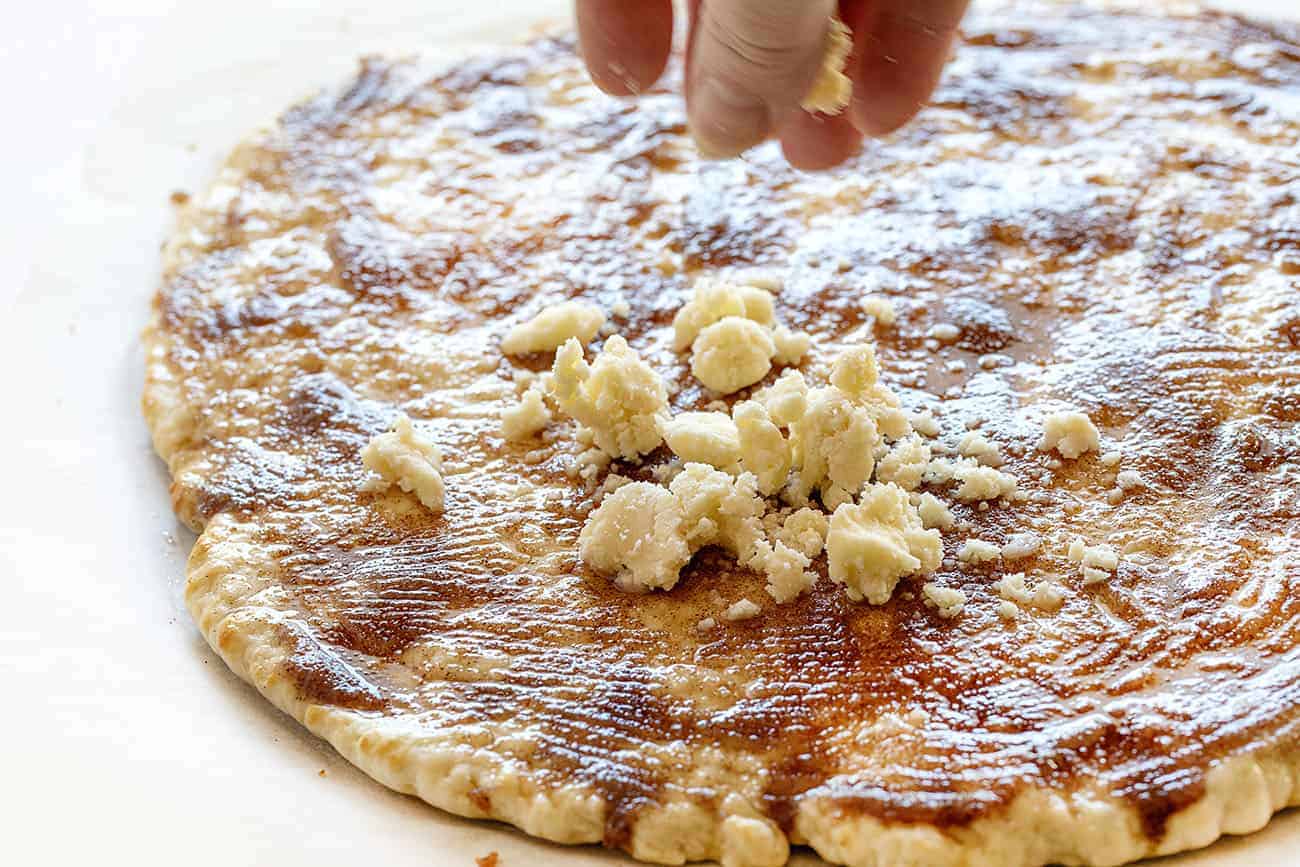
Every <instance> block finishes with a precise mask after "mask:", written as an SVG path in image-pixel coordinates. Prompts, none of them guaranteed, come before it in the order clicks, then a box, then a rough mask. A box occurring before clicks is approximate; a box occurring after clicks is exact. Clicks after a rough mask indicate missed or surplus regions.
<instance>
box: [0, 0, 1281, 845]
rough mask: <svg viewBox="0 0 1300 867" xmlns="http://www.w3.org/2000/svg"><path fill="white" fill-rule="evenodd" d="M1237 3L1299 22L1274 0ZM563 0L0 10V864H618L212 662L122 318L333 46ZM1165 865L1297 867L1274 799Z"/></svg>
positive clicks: (465, 35)
mask: <svg viewBox="0 0 1300 867" xmlns="http://www.w3.org/2000/svg"><path fill="white" fill-rule="evenodd" d="M1239 5H1241V4H1239ZM1244 5H1248V6H1249V7H1251V8H1253V9H1255V10H1264V11H1266V10H1270V9H1271V10H1273V11H1275V12H1277V13H1282V12H1283V11H1284V10H1287V9H1290V10H1291V11H1292V14H1296V13H1300V3H1297V0H1252V2H1249V3H1248V4H1244ZM108 7H111V8H108ZM567 12H568V7H567V3H565V2H563V0H532V2H500V0H497V2H493V0H479V2H472V0H471V2H463V0H462V2H440V0H426V2H423V3H416V2H409V0H372V2H370V3H361V2H354V3H348V2H336V0H320V2H310V3H309V2H303V0H295V2H293V3H290V4H286V3H283V2H275V0H223V2H218V3H208V4H197V3H164V2H145V0H124V2H116V3H97V4H85V5H82V4H73V3H67V2H47V3H41V2H40V0H36V2H32V3H24V4H22V7H21V11H19V7H17V5H16V4H15V7H14V8H11V9H9V10H8V11H6V13H5V23H4V32H3V35H0V117H3V125H2V127H0V130H2V131H0V180H2V181H3V182H2V183H0V265H3V271H0V274H2V275H3V276H2V277H0V301H2V302H3V305H4V306H3V308H0V310H2V311H3V312H2V313H0V401H2V402H0V406H3V407H4V409H3V410H0V419H2V421H0V757H2V760H3V764H0V828H2V829H3V832H2V833H0V853H3V854H0V860H2V861H4V862H5V863H8V864H14V865H27V864H74V863H98V864H118V863H143V864H154V863H163V862H164V861H167V862H171V861H180V862H181V863H184V864H186V865H194V867H200V865H218V864H219V865H223V867H228V865H242V864H269V863H273V862H274V863H275V864H277V865H296V864H300V863H301V864H307V863H310V864H312V865H314V867H326V865H341V867H342V865H348V867H353V865H356V864H357V863H358V862H360V863H365V864H376V865H385V867H398V865H408V864H410V865H421V867H429V865H443V864H446V865H465V867H470V865H472V864H473V859H474V857H475V856H479V855H484V854H486V853H487V852H489V851H491V850H497V851H499V852H500V854H501V856H502V862H503V867H531V865H538V864H551V863H553V864H561V863H562V864H577V865H587V864H614V863H625V860H624V859H622V858H621V857H620V856H617V855H613V854H608V853H603V852H599V851H596V850H592V849H585V850H573V849H563V848H561V847H555V846H548V845H545V844H538V843H535V842H533V841H530V840H527V839H526V838H524V837H523V836H522V835H520V834H518V833H515V832H513V831H510V830H508V829H505V828H503V827H502V826H498V825H489V824H484V823H474V822H467V821H464V820H459V819H456V818H453V817H450V816H447V815H445V814H442V813H440V812H438V811H437V810H434V809H432V808H428V807H425V806H424V805H422V804H420V803H419V802H416V801H414V800H412V799H409V798H405V797H402V796H399V795H395V794H393V793H390V792H388V791H387V790H386V789H384V788H382V787H381V786H379V785H378V784H375V783H372V782H370V781H369V780H368V779H367V778H365V777H363V776H362V775H361V774H360V773H359V772H356V771H354V770H352V769H351V768H350V766H348V765H347V764H346V763H345V762H343V761H342V760H341V759H339V758H338V757H336V756H335V755H334V754H333V753H332V752H331V751H330V750H329V749H328V748H327V747H325V746H324V745H323V744H322V743H320V742H318V741H316V740H315V739H314V738H312V737H310V736H309V735H307V734H306V733H305V732H303V731H302V730H300V729H299V728H298V726H297V725H296V724H294V723H293V722H292V721H291V720H289V719H288V718H287V717H283V716H281V715H280V714H279V713H278V712H277V711H275V710H274V709H272V708H271V707H270V706H269V705H267V704H265V703H264V702H262V701H261V700H260V699H259V698H258V696H257V695H256V694H255V693H254V692H253V691H252V690H251V689H250V688H248V687H245V686H244V685H243V684H241V683H240V682H239V681H237V680H236V679H235V678H234V677H233V676H232V675H230V674H229V673H228V672H227V671H226V669H225V667H224V666H223V665H222V664H221V662H220V661H219V660H218V659H216V657H214V656H213V655H212V654H211V653H210V652H209V651H208V649H207V647H206V645H204V643H203V642H202V640H201V639H200V638H199V636H198V634H197V633H196V631H195V630H194V628H193V627H192V626H191V624H190V622H189V618H188V616H187V614H186V613H185V610H184V607H183V605H182V603H181V576H182V568H183V563H184V557H185V554H186V552H187V551H188V548H189V545H190V543H191V541H192V537H191V536H190V535H189V534H188V533H187V532H186V531H185V530H184V529H183V528H182V527H180V526H179V524H178V523H177V522H176V521H175V519H174V518H173V517H172V515H171V509H170V503H169V499H168V496H167V482H168V480H167V476H166V473H165V471H164V468H163V466H162V465H161V463H160V462H158V461H157V460H156V459H155V458H154V457H153V455H152V452H151V450H150V446H149V439H148V435H147V433H146V431H145V426H144V423H143V421H142V420H141V417H140V413H139V408H138V405H139V391H140V384H141V376H142V372H141V371H142V358H141V352H140V349H139V346H138V341H137V336H138V333H139V330H140V328H141V326H142V325H143V324H144V322H145V318H146V315H147V311H148V303H149V298H150V296H151V294H152V293H153V291H154V289H155V286H156V282H157V250H158V246H159V244H160V242H161V240H162V238H163V237H164V235H165V233H166V231H167V229H168V226H169V225H170V222H171V218H172V214H171V206H170V205H169V204H168V201H167V197H168V194H169V193H170V192H171V191H172V190H175V189H185V190H197V189H201V188H202V186H203V184H204V181H205V179H206V178H208V177H210V175H211V173H212V172H213V170H214V168H215V166H216V165H217V164H218V162H219V160H220V158H221V156H222V155H223V154H224V153H225V152H226V151H228V150H229V148H230V147H231V146H232V145H233V144H234V143H235V142H236V141H237V140H238V139H239V138H240V137H241V136H242V135H243V134H245V133H246V132H248V131H249V130H250V129H252V128H253V127H255V126H256V125H258V124H260V123H263V122H266V121H268V120H270V119H271V118H273V117H274V116H275V115H276V114H277V113H278V112H279V111H280V110H281V109H283V108H284V107H286V106H287V105H289V104H290V103H291V102H293V101H295V100H296V99H298V98H300V97H301V96H303V95H304V94H306V93H308V92H310V91H311V90H312V89H313V88H315V87H318V86H320V85H324V84H328V83H331V82H334V81H337V80H339V79H341V78H342V77H344V76H345V75H347V74H348V73H349V72H350V71H351V70H352V68H353V65H354V62H355V58H356V56H357V55H359V54H362V53H365V52H367V51H374V50H397V51H403V50H405V51H413V50H421V49H423V50H428V49H430V48H435V49H439V50H443V51H446V52H447V53H449V54H462V53H466V52H469V51H472V50H474V49H475V48H476V47H480V46H483V45H486V44H488V43H490V42H492V41H499V40H502V39H510V38H513V37H516V36H518V35H521V34H522V33H523V32H524V30H525V29H526V28H527V27H528V26H529V24H530V23H532V22H535V21H537V20H539V19H541V18H544V17H551V18H558V17H563V16H565V15H566V14H567ZM321 770H324V771H325V776H324V777H321V776H320V771H321ZM812 861H813V859H808V863H812ZM1176 863H1177V864H1178V865H1179V867H1191V865H1198V867H1208V865H1211V864H1213V865H1216V867H1223V865H1229V864H1231V865H1245V864H1259V865H1278V864H1289V863H1300V815H1296V814H1294V813H1293V814H1288V815H1287V816H1284V817H1281V818H1280V819H1279V820H1278V821H1276V822H1274V823H1273V824H1272V825H1271V826H1270V828H1269V829H1268V830H1266V831H1264V832H1263V833H1261V834H1259V835H1256V836H1255V837H1252V838H1249V839H1248V840H1244V841H1241V840H1239V841H1228V842H1226V843H1223V844H1220V845H1218V846H1215V847H1214V848H1213V849H1211V850H1210V851H1209V852H1207V853H1202V854H1200V855H1197V856H1194V857H1191V858H1187V859H1182V860H1179V861H1177V862H1176Z"/></svg>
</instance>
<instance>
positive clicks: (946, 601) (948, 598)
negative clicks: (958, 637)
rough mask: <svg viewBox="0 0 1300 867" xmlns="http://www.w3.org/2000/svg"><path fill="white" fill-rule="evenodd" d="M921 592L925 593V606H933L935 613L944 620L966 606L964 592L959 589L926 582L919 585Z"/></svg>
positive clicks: (959, 612)
mask: <svg viewBox="0 0 1300 867" xmlns="http://www.w3.org/2000/svg"><path fill="white" fill-rule="evenodd" d="M921 592H922V593H923V594H924V595H925V604H926V606H927V607H929V606H933V607H934V608H935V609H937V610H936V612H935V613H937V614H938V615H939V616H940V617H942V618H944V619H945V620H948V619H950V618H953V617H956V616H957V615H958V614H961V612H962V610H963V609H964V608H965V607H966V594H965V593H964V592H963V591H961V590H955V589H953V588H952V587H940V586H939V585H938V584H931V583H927V584H925V585H924V586H922V587H921Z"/></svg>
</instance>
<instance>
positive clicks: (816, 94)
mask: <svg viewBox="0 0 1300 867" xmlns="http://www.w3.org/2000/svg"><path fill="white" fill-rule="evenodd" d="M852 51H853V32H852V31H851V30H849V28H848V25H846V24H845V23H844V22H843V21H841V20H840V19H839V18H837V17H834V16H832V17H831V19H830V22H829V23H828V24H827V28H826V48H825V53H824V54H823V55H822V65H821V68H820V69H819V70H818V72H817V78H816V80H814V81H813V84H812V87H811V88H810V89H809V91H808V93H807V94H806V95H805V96H804V98H803V101H802V102H800V103H799V105H800V107H802V108H803V110H804V111H817V112H821V113H822V114H830V115H835V114H839V113H840V112H842V111H844V109H845V108H846V107H847V106H848V104H849V98H850V96H852V94H853V81H852V80H851V79H850V78H849V77H848V76H847V75H845V74H844V64H845V63H846V62H847V61H848V59H849V54H850V52H852Z"/></svg>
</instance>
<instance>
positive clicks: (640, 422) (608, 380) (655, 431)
mask: <svg viewBox="0 0 1300 867" xmlns="http://www.w3.org/2000/svg"><path fill="white" fill-rule="evenodd" d="M553 374H554V378H553V388H554V390H555V400H556V403H558V404H559V407H560V409H562V410H564V411H565V412H566V413H568V414H569V415H570V416H572V417H573V418H574V419H575V420H577V421H578V422H579V423H580V424H583V425H586V426H587V427H588V428H590V429H591V432H592V436H593V438H594V441H595V444H596V446H597V447H598V448H600V450H601V451H603V452H605V453H606V454H608V455H610V456H611V457H621V458H635V457H637V456H639V455H642V454H645V453H646V452H650V451H653V450H654V449H655V448H656V447H657V446H658V445H659V443H660V442H662V441H663V436H662V435H661V434H660V432H659V430H660V425H661V424H662V423H663V422H665V421H667V420H668V391H667V389H666V388H665V387H664V381H663V379H662V378H661V377H660V376H659V374H658V373H656V372H655V371H654V370H653V369H652V368H651V367H650V366H649V365H648V364H646V363H645V362H644V361H642V360H641V359H640V358H639V357H638V356H637V354H636V353H635V352H633V351H632V349H631V347H629V346H628V345H627V341H626V340H624V339H623V338H622V337H621V336H619V335H617V334H616V335H614V336H613V337H610V338H609V339H608V340H606V341H605V346H604V348H603V349H602V350H601V352H600V354H599V355H597V356H596V360H595V361H594V362H593V363H592V364H590V365H588V364H587V362H586V361H585V360H584V358H583V352H582V344H580V343H579V342H578V340H577V339H576V338H569V340H567V341H566V342H565V343H564V345H563V346H562V347H560V351H559V352H557V353H556V355H555V366H554V368H553Z"/></svg>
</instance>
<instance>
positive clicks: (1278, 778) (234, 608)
mask: <svg viewBox="0 0 1300 867" xmlns="http://www.w3.org/2000/svg"><path fill="white" fill-rule="evenodd" d="M1111 5H1115V4H1111ZM1119 5H1125V4H1119ZM256 137H257V136H254V139H255V138H256ZM235 163H236V157H232V158H231V160H230V161H229V162H228V163H227V167H226V171H227V172H238V168H237V166H236V164H235ZM201 200H202V197H196V200H195V202H194V203H192V204H190V205H189V206H187V208H186V209H185V210H183V211H182V212H181V214H180V216H179V220H178V226H177V229H176V231H175V233H174V234H173V236H172V237H173V239H174V240H173V243H172V244H170V245H168V247H167V248H166V249H165V250H164V254H163V265H164V273H165V274H166V273H172V272H173V271H174V270H175V268H176V266H177V265H178V264H179V260H181V259H183V258H184V254H183V253H182V252H180V250H179V248H178V244H177V240H178V239H180V238H182V237H183V236H184V235H185V229H186V227H187V225H188V224H190V223H191V222H192V221H193V220H194V219H196V217H197V214H198V212H199V211H198V202H199V201H201ZM143 341H144V344H145V349H146V358H147V361H146V371H145V386H144V393H143V401H142V403H143V409H144V415H145V418H146V421H147V423H148V425H149V428H150V430H151V433H152V435H153V441H154V446H155V449H156V451H157V452H158V454H159V455H160V456H161V457H162V458H163V460H164V461H166V462H167V463H168V466H169V468H170V470H171V474H172V477H173V480H174V483H173V492H174V496H175V497H176V503H175V505H176V509H177V512H178V513H179V514H181V515H182V516H183V517H185V518H186V519H187V520H191V521H193V520H195V519H194V518H193V514H194V512H193V508H192V506H193V503H192V502H190V501H189V497H190V496H191V495H190V494H189V492H188V491H187V489H186V488H185V486H184V485H182V484H181V483H180V480H181V478H182V476H183V475H184V474H185V470H186V468H185V467H184V466H181V465H180V463H179V462H180V461H182V460H183V457H182V454H181V453H182V452H183V451H184V450H186V448H187V447H189V446H193V445H195V443H194V442H193V436H192V435H193V431H194V429H195V413H196V411H197V408H196V407H192V406H189V405H187V404H186V402H185V399H184V393H183V388H182V387H181V383H180V382H178V380H177V375H176V372H175V371H173V370H172V368H171V367H170V366H169V365H168V363H167V360H166V359H167V350H168V346H169V336H168V334H167V332H166V329H165V327H164V326H163V324H162V323H161V321H160V319H159V317H158V315H157V313H155V316H154V319H153V321H152V322H151V324H150V325H149V327H148V328H147V329H146V330H145V333H144V336H143ZM196 529H197V528H196ZM255 539H256V525H255V524H251V523H241V522H240V521H239V520H237V519H236V518H235V517H233V516H232V515H230V514H228V513H222V514H219V515H217V516H216V517H215V518H213V519H212V520H211V521H210V522H208V523H207V525H206V526H205V527H202V529H201V531H200V535H199V538H198V539H197V541H196V542H195V544H194V547H193V550H192V551H191V554H190V557H189V560H188V563H187V566H186V589H185V600H186V605H187V607H188V608H189V611H190V614H191V616H192V617H193V618H194V621H195V623H196V624H197V625H198V627H199V630H200V632H201V633H202V635H203V637H204V638H205V640H206V641H207V642H208V644H209V645H210V646H211V647H212V649H213V650H214V651H215V652H216V653H217V655H218V656H220V657H221V659H222V660H223V661H224V662H225V663H226V665H227V666H228V667H229V668H230V670H231V671H233V672H234V673H235V674H236V675H238V676H239V677H240V678H241V679H242V680H244V681H246V682H247V683H249V684H250V685H252V686H253V687H254V688H255V689H257V691H258V692H260V693H261V694H262V695H263V696H264V697H265V698H266V699H267V700H268V701H270V702H271V703H272V704H273V705H275V706H276V707H277V708H279V709H280V710H281V711H283V712H284V713H286V714H288V715H289V716H291V717H293V718H294V719H295V720H297V721H298V722H299V723H301V724H302V725H303V726H304V727H306V728H307V729H308V730H309V731H311V732H312V733H313V734H315V735H317V736H318V737H320V738H322V739H323V740H325V741H327V742H328V743H329V744H330V745H331V746H333V747H334V749H335V750H336V751H338V753H339V754H340V755H342V756H343V757H344V758H346V759H347V760H348V761H349V762H351V763H352V764H353V765H355V766H356V767H357V768H359V769H360V770H362V771H363V772H364V773H366V774H367V775H369V776H370V777H372V778H373V779H375V780H376V781H377V782H379V783H382V784H383V785H385V786H387V787H388V788H390V789H393V790H394V791H397V792H401V793H403V794H408V795H413V796H415V797H418V798H420V799H421V800H423V801H425V802H427V803H428V804H431V805H432V806H435V807H438V808H439V809H442V810H445V811H447V812H449V813H454V814H456V815H459V816H464V817H467V818H473V819H495V820H499V821H502V822H505V823H508V824H510V825H513V826H515V827H516V828H519V829H520V830H522V831H524V832H525V833H527V834H530V835H532V836H535V837H539V838H542V839H545V840H550V841H553V842H556V843H566V844H586V843H599V842H601V841H602V838H603V836H604V831H605V815H606V811H607V805H606V804H605V803H604V801H603V799H602V797H601V796H600V795H599V794H598V793H597V792H596V791H595V790H594V789H593V788H591V787H589V786H584V785H579V784H566V785H560V786H556V785H555V784H554V783H553V782H548V783H546V784H544V785H539V784H538V782H537V781H536V780H535V779H533V778H531V777H530V772H531V771H532V770H533V769H532V768H531V767H529V765H528V764H527V763H526V762H521V761H518V760H508V759H506V758H503V757H502V756H500V755H498V754H496V753H494V752H492V751H491V749H490V748H484V747H481V746H475V745H474V744H472V743H468V742H466V741H465V739H464V738H463V737H458V736H456V735H454V734H453V733H450V732H439V731H424V732H421V735H420V737H419V739H418V740H417V739H412V738H411V737H409V728H407V727H406V726H404V725H403V724H402V722H401V721H400V720H394V719H391V718H385V717H383V716H379V715H376V714H375V713H368V712H366V711H354V710H346V709H342V708H337V707H329V706H325V705H319V704H313V703H311V702H308V701H305V700H303V699H302V698H301V697H300V696H299V694H298V691H297V689H296V687H295V685H294V681H293V679H292V678H291V677H290V676H289V675H288V673H287V671H286V661H287V660H288V659H289V658H290V656H291V655H292V654H293V652H294V651H295V642H293V641H290V640H289V638H290V637H291V635H292V634H291V633H290V632H288V631H287V630H285V629H284V628H283V627H284V624H285V622H286V620H287V619H288V618H287V616H286V614H285V613H284V612H283V611H282V610H280V609H278V608H276V607H275V606H274V605H273V604H269V603H273V602H274V601H275V600H276V599H277V598H279V595H280V591H279V590H278V588H277V587H276V584H275V576H276V572H277V567H276V564H275V562H274V560H273V558H271V557H270V556H269V555H268V554H267V552H266V551H265V550H264V549H262V548H261V547H259V545H258V544H257V543H256V541H255ZM1297 805H1300V745H1293V746H1277V747H1270V748H1265V749H1259V750H1256V751H1253V752H1249V753H1243V754H1238V755H1233V756H1229V757H1227V758H1225V759H1222V760H1220V761H1219V762H1218V763H1217V764H1216V765H1214V766H1213V767H1212V768H1211V769H1210V770H1209V772H1208V773H1207V775H1206V780H1205V789H1204V793H1203V795H1202V796H1201V797H1200V798H1199V799H1198V800H1197V801H1195V802H1193V803H1192V804H1190V805H1189V806H1187V807H1185V808H1183V809H1182V810H1180V811H1178V812H1177V813H1174V814H1173V815H1172V816H1170V818H1169V821H1168V824H1167V826H1166V831H1165V834H1164V836H1163V837H1162V838H1161V839H1160V840H1158V841H1153V840H1152V839H1151V838H1150V837H1148V836H1147V835H1146V834H1145V833H1144V831H1143V828H1142V821H1141V816H1140V814H1139V812H1138V811H1137V810H1136V809H1135V808H1134V807H1133V806H1131V805H1130V804H1129V803H1128V802H1126V801H1124V800H1122V799H1120V798H1117V797H1115V796H1114V795H1112V794H1109V793H1107V792H1105V791H1103V790H1102V789H1101V788H1100V787H1097V788H1076V789H1073V790H1069V791H1061V790H1056V789H1045V788H1027V789H1025V790H1024V791H1022V792H1021V793H1019V794H1018V795H1017V796H1016V797H1015V798H1014V799H1013V800H1012V801H1011V802H1010V803H1008V804H1007V805H1005V806H1003V807H1000V808H998V809H997V810H996V811H994V812H992V813H990V814H988V815H985V816H982V817H981V818H978V819H976V820H975V821H973V822H971V823H969V824H967V825H964V826H950V827H944V828H940V827H938V826H935V825H931V824H925V823H913V824H904V823H890V822H884V821H881V820H879V819H876V818H874V817H871V816H868V815H864V814H860V813H846V812H844V811H842V810H841V809H840V808H838V807H837V806H836V804H835V803H834V801H833V800H832V799H830V798H819V797H817V796H816V795H815V794H813V793H810V794H809V795H807V796H805V797H803V798H802V799H800V800H799V801H798V808H797V812H796V814H795V817H794V828H793V832H792V833H791V834H790V835H789V837H788V838H787V837H786V835H784V834H782V833H781V832H780V831H778V830H777V829H776V828H775V826H774V825H773V824H772V823H771V822H770V821H769V820H767V819H766V818H765V817H760V816H758V814H757V813H753V814H752V815H744V814H739V813H737V814H733V815H732V816H728V815H725V814H724V813H723V812H722V811H714V810H708V809H705V808H703V807H701V806H699V805H698V804H696V803H694V802H692V801H690V800H688V799H686V798H681V797H674V796H672V795H671V794H670V795H669V796H668V797H667V798H666V799H665V800H664V801H663V802H661V803H656V804H652V805H647V806H645V807H643V808H641V809H640V810H638V812H637V813H636V814H635V816H634V817H632V819H631V822H632V833H631V837H630V841H629V843H628V846H627V849H628V851H629V853H630V854H631V855H632V856H633V857H635V858H637V859H640V860H644V861H650V862H655V863H664V864H680V863H684V862H687V861H698V860H707V859H716V860H719V861H721V862H722V863H723V864H724V865H734V867H776V865H780V864H784V863H785V861H786V860H787V857H788V847H789V845H806V846H809V847H811V848H812V849H813V850H815V851H816V852H817V854H819V855H820V856H821V857H823V858H825V859H826V860H827V861H829V862H831V863H834V864H845V865H852V867H933V865H961V867H1038V865H1043V864H1056V863H1059V864H1071V865H1074V864H1078V865H1096V867H1102V865H1118V864H1124V863H1127V862H1130V861H1134V860H1138V859H1141V858H1146V857H1151V856H1159V855H1169V854H1173V853H1176V852H1183V851H1187V850H1190V849H1197V848H1201V847H1204V846H1208V845H1209V844H1211V843H1213V842H1214V841H1215V840H1217V839H1218V838H1219V837H1220V836H1222V835H1224V834H1249V833H1251V832H1254V831H1257V830H1259V829H1261V828H1263V827H1264V826H1265V825H1266V824H1267V823H1268V821H1269V819H1270V818H1271V817H1272V815H1273V814H1274V813H1275V812H1277V811H1279V810H1282V809H1285V808H1286V807H1289V806H1297ZM485 807H486V808H485ZM736 816H741V817H742V818H747V819H750V820H751V821H750V823H749V825H748V826H746V827H744V829H743V830H737V829H735V828H733V827H732V825H733V823H732V822H731V821H729V819H734V818H736ZM753 820H759V821H758V822H757V823H756V822H754V821H753ZM755 824H758V825H759V826H760V828H761V827H763V826H765V827H766V829H767V830H766V832H765V833H758V834H755V833H752V828H753V826H754V825H755Z"/></svg>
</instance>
